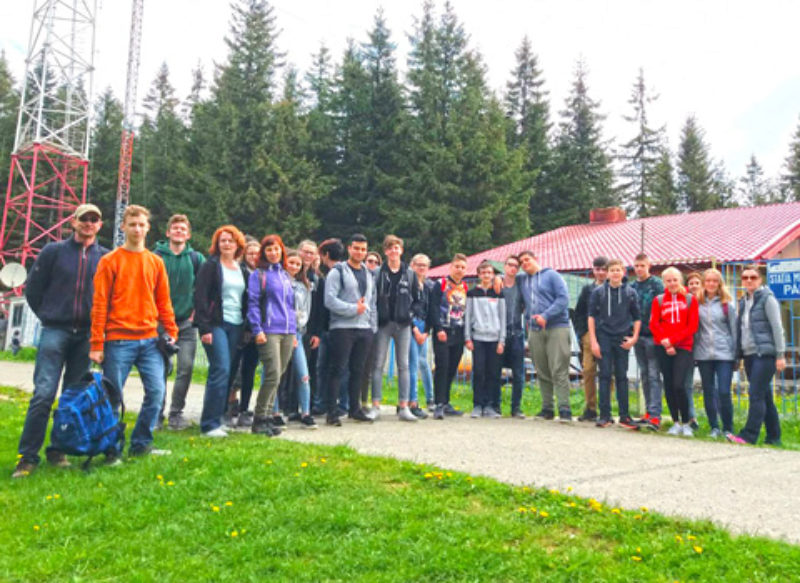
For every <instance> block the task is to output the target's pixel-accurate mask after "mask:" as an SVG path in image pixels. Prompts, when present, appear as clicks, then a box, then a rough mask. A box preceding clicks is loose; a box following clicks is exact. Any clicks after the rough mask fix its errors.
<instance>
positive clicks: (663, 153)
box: [648, 145, 678, 216]
mask: <svg viewBox="0 0 800 583" xmlns="http://www.w3.org/2000/svg"><path fill="white" fill-rule="evenodd" d="M649 212H650V215H648V216H660V215H672V214H675V213H677V212H678V192H677V188H676V186H675V169H674V167H673V165H672V156H671V155H670V152H669V149H668V148H667V147H666V145H662V147H661V149H660V153H659V156H658V160H657V162H656V164H655V166H654V167H653V176H652V182H651V206H650V209H649Z"/></svg>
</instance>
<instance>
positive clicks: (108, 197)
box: [86, 88, 123, 248]
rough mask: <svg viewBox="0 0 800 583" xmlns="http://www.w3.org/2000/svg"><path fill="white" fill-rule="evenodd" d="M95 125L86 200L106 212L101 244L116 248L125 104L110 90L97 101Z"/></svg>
mask: <svg viewBox="0 0 800 583" xmlns="http://www.w3.org/2000/svg"><path fill="white" fill-rule="evenodd" d="M94 109H95V123H94V129H93V130H92V141H91V146H90V149H89V161H90V162H89V184H88V192H87V195H86V198H87V200H88V201H89V202H91V203H93V204H96V205H97V206H98V207H100V210H101V211H103V216H104V217H105V226H104V227H103V229H102V230H101V231H100V233H98V237H99V238H100V242H101V243H103V245H105V246H106V247H109V248H111V247H113V246H114V241H113V233H112V231H113V229H114V210H115V206H116V201H117V180H118V173H119V146H120V137H121V135H122V118H123V113H122V103H120V101H119V100H118V99H117V98H116V97H114V93H113V92H112V91H111V88H107V89H106V90H105V91H104V92H103V93H102V94H101V95H100V97H98V98H97V100H96V102H95V108H94Z"/></svg>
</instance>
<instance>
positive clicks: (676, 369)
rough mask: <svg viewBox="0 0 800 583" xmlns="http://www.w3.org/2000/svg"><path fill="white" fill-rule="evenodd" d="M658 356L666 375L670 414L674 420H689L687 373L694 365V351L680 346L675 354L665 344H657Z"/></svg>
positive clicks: (664, 375) (665, 391)
mask: <svg viewBox="0 0 800 583" xmlns="http://www.w3.org/2000/svg"><path fill="white" fill-rule="evenodd" d="M656 356H657V357H658V366H659V368H661V374H662V375H663V377H664V395H665V396H666V398H667V406H668V407H669V414H670V415H672V420H673V421H674V422H676V423H677V422H679V421H680V422H683V423H688V422H689V396H688V395H687V393H686V385H685V380H686V374H687V371H688V370H689V369H690V368H691V367H692V366H694V359H693V357H692V353H691V352H689V351H688V350H683V349H681V348H678V349H676V350H675V355H674V356H670V355H669V354H667V351H666V349H665V348H664V347H663V346H656Z"/></svg>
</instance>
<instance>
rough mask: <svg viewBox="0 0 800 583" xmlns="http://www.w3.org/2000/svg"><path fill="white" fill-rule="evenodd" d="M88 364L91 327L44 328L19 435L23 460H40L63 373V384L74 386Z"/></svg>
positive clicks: (31, 461) (36, 461)
mask: <svg viewBox="0 0 800 583" xmlns="http://www.w3.org/2000/svg"><path fill="white" fill-rule="evenodd" d="M89 365H90V362H89V331H88V330H81V331H77V332H73V331H72V330H63V329H61V328H50V327H48V326H44V327H43V328H42V334H41V337H40V339H39V349H38V351H37V352H36V367H35V368H34V369H33V386H34V389H33V396H32V397H31V400H30V403H29V404H28V413H27V414H26V415H25V426H24V427H23V429H22V435H21V436H20V438H19V453H20V454H21V455H22V459H23V460H25V461H26V462H30V463H32V464H38V463H39V450H40V449H42V444H43V443H44V438H45V434H46V433H47V422H48V421H49V420H50V409H52V407H53V401H54V400H55V398H56V395H57V394H58V384H59V382H60V381H61V373H62V372H63V373H64V385H65V386H68V385H72V384H75V383H77V382H78V381H79V380H80V378H81V377H82V376H83V374H84V373H85V372H86V371H88V370H89ZM49 451H50V448H48V452H49Z"/></svg>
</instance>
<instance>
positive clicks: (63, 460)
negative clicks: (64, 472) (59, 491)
mask: <svg viewBox="0 0 800 583" xmlns="http://www.w3.org/2000/svg"><path fill="white" fill-rule="evenodd" d="M46 457H47V463H48V464H50V465H51V466H55V467H57V468H61V469H66V468H68V467H70V466H72V464H71V463H69V460H68V459H67V454H65V453H64V452H63V451H48V452H47V456H46Z"/></svg>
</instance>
